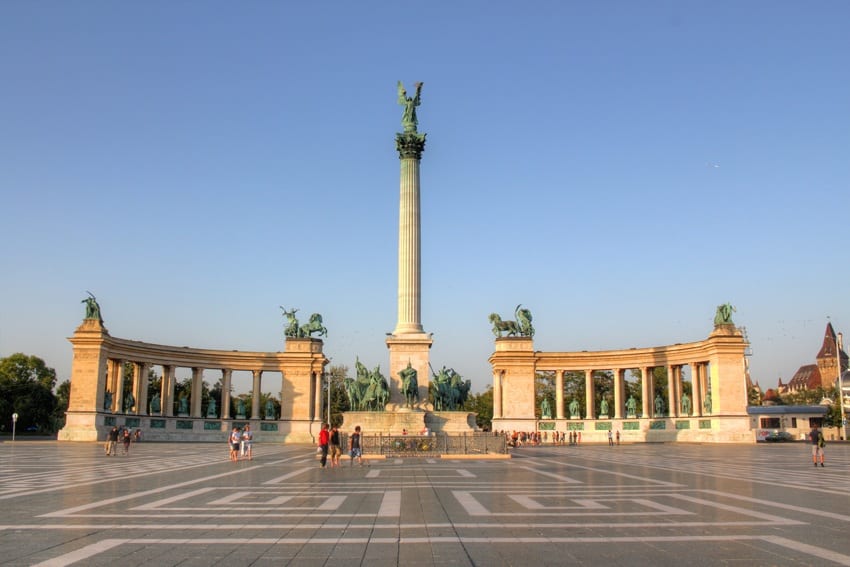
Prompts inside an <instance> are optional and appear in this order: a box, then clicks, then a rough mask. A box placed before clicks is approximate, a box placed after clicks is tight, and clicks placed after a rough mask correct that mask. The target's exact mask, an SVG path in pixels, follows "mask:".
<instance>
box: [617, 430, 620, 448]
mask: <svg viewBox="0 0 850 567" xmlns="http://www.w3.org/2000/svg"><path fill="white" fill-rule="evenodd" d="M619 444H620V430H619V429H618V430H617V445H619Z"/></svg>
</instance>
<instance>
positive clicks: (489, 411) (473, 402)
mask: <svg viewBox="0 0 850 567" xmlns="http://www.w3.org/2000/svg"><path fill="white" fill-rule="evenodd" d="M463 409H464V410H465V411H471V412H475V414H476V415H475V424H476V425H477V426H478V427H480V428H481V429H483V430H484V431H490V430H491V429H492V428H493V386H487V389H486V390H484V391H483V392H481V393H480V394H470V395H469V396H468V397H467V398H466V402H465V403H464V404H463Z"/></svg>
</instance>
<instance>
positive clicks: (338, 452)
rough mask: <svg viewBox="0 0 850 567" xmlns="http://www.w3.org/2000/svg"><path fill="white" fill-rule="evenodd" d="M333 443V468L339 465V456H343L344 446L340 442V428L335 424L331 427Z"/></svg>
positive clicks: (331, 443)
mask: <svg viewBox="0 0 850 567" xmlns="http://www.w3.org/2000/svg"><path fill="white" fill-rule="evenodd" d="M330 445H331V468H334V467H338V466H339V458H340V456H342V447H341V446H340V444H339V428H338V427H337V426H336V425H334V426H333V428H331V436H330Z"/></svg>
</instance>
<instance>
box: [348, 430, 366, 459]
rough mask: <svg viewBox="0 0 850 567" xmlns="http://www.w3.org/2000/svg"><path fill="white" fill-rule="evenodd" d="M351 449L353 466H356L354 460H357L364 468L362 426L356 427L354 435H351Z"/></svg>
mask: <svg viewBox="0 0 850 567" xmlns="http://www.w3.org/2000/svg"><path fill="white" fill-rule="evenodd" d="M349 449H350V451H351V452H350V455H351V465H350V466H352V467H353V466H354V459H357V463H358V464H359V465H360V466H361V467H362V466H363V450H362V449H361V447H360V426H359V425H358V426H356V427H355V428H354V433H352V434H351V437H350V438H349Z"/></svg>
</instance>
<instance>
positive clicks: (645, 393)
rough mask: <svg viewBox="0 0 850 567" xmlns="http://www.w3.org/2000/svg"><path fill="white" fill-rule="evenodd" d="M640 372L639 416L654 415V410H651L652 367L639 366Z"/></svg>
mask: <svg viewBox="0 0 850 567" xmlns="http://www.w3.org/2000/svg"><path fill="white" fill-rule="evenodd" d="M641 373H642V374H643V377H642V378H641V381H640V390H641V399H640V405H641V414H642V415H641V417H649V416H650V415H655V413H654V411H652V408H653V405H652V391H653V389H654V388H653V387H652V368H651V367H649V366H644V367H643V368H641Z"/></svg>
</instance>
